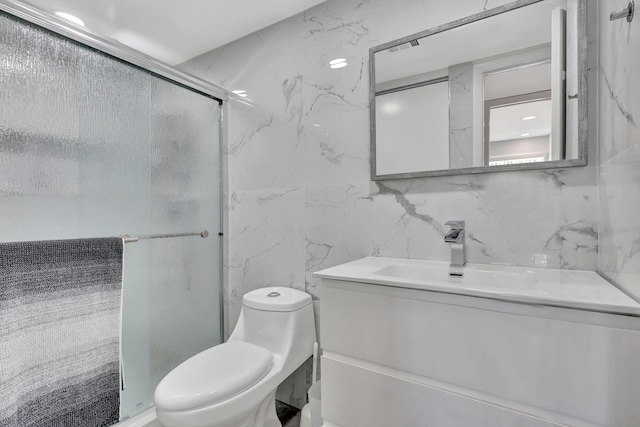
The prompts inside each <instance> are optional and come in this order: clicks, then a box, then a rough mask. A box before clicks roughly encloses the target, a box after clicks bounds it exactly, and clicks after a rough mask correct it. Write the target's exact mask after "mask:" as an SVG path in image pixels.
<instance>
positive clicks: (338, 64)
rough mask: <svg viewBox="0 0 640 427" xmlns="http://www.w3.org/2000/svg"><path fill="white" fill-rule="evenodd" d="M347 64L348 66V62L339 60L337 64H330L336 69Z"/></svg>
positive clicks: (330, 66)
mask: <svg viewBox="0 0 640 427" xmlns="http://www.w3.org/2000/svg"><path fill="white" fill-rule="evenodd" d="M346 66H347V63H346V62H338V63H337V64H333V65H329V68H333V69H336V68H343V67H346Z"/></svg>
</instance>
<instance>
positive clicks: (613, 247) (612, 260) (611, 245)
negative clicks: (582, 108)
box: [598, 0, 640, 300]
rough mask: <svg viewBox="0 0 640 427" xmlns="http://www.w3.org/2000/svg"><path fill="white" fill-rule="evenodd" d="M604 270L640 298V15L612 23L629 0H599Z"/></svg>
mask: <svg viewBox="0 0 640 427" xmlns="http://www.w3.org/2000/svg"><path fill="white" fill-rule="evenodd" d="M598 3H599V8H600V16H601V19H600V20H599V34H598V36H599V58H600V61H599V62H600V68H599V70H598V72H599V73H598V77H599V88H598V89H599V105H600V119H599V121H600V127H599V139H600V158H599V162H600V180H599V200H600V202H599V213H600V220H599V235H600V254H599V263H598V264H599V265H598V268H599V271H600V273H601V274H603V275H605V276H606V277H607V278H609V279H610V280H611V281H612V282H614V283H615V284H617V285H618V286H620V287H621V288H622V289H623V290H625V291H627V292H628V293H629V294H631V295H632V296H634V297H635V298H636V299H639V300H640V221H639V220H638V212H640V129H639V128H638V127H639V125H640V83H639V82H638V75H639V72H640V17H638V14H636V16H635V18H634V20H633V21H632V22H631V23H628V22H627V21H626V20H624V19H621V20H618V21H614V22H610V21H609V19H608V16H609V13H610V12H618V11H620V10H622V9H623V8H624V7H625V6H626V5H627V1H626V0H625V1H622V0H604V1H600V2H598Z"/></svg>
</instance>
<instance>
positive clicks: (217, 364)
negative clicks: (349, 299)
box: [153, 287, 316, 427]
mask: <svg viewBox="0 0 640 427" xmlns="http://www.w3.org/2000/svg"><path fill="white" fill-rule="evenodd" d="M315 341H316V330H315V322H314V317H313V306H312V304H311V296H310V295H309V294H307V293H305V292H302V291H298V290H296V289H292V288H282V287H270V288H261V289H257V290H255V291H251V292H249V293H247V294H245V295H244V297H243V298H242V308H241V310H240V317H239V319H238V323H237V325H236V327H235V329H234V330H233V332H232V333H231V336H230V337H229V340H228V341H227V342H226V343H224V344H220V345H217V346H215V347H212V348H210V349H208V350H205V351H203V352H201V353H198V354H196V355H195V356H193V357H191V358H190V359H188V360H186V361H185V362H183V363H182V364H180V365H179V366H177V367H176V368H175V369H174V370H173V371H171V372H169V374H167V376H166V377H164V378H163V379H162V381H160V384H158V387H156V390H155V393H154V397H153V399H154V402H155V405H156V413H157V415H158V421H159V422H160V423H161V424H162V425H163V426H164V427H281V424H280V421H278V418H277V416H276V410H275V393H276V388H277V387H278V385H279V384H280V383H281V382H282V381H283V380H284V379H285V378H287V377H288V376H289V375H290V374H291V373H293V371H295V370H296V369H297V368H298V367H299V366H300V365H302V363H304V362H305V361H306V360H307V359H308V358H309V357H310V356H311V355H312V353H313V344H314V342H315Z"/></svg>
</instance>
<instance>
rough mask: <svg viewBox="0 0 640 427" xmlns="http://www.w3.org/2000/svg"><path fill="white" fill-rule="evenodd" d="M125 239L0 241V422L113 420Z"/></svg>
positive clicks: (15, 426) (13, 425) (41, 425)
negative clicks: (123, 240)
mask: <svg viewBox="0 0 640 427" xmlns="http://www.w3.org/2000/svg"><path fill="white" fill-rule="evenodd" d="M122 254H123V243H122V240H121V239H119V238H103V239H78V240H51V241H41V242H15V243H0V427H75V426H77V427H94V426H96V427H98V426H109V425H112V424H114V423H116V422H118V418H119V406H120V363H119V349H120V314H121V308H120V306H121V294H122Z"/></svg>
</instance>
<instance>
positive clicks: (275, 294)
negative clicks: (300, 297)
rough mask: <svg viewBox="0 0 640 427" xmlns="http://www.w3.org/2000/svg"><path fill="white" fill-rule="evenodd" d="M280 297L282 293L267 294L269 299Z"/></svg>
mask: <svg viewBox="0 0 640 427" xmlns="http://www.w3.org/2000/svg"><path fill="white" fill-rule="evenodd" d="M279 296H280V292H269V293H268V294H267V297H269V298H275V297H279Z"/></svg>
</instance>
